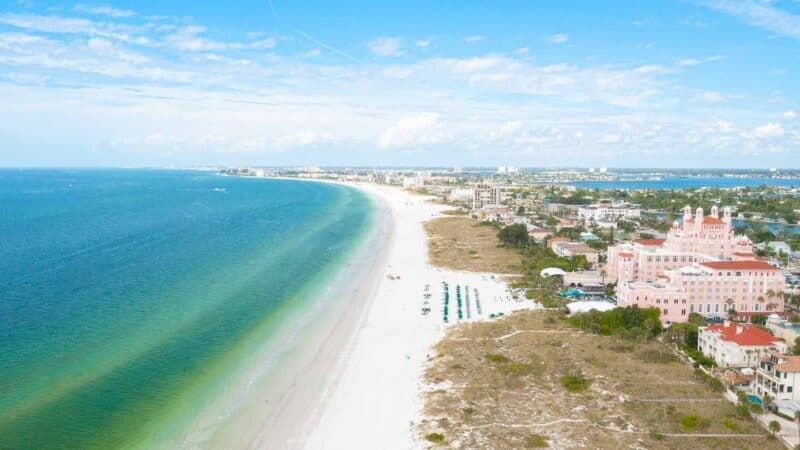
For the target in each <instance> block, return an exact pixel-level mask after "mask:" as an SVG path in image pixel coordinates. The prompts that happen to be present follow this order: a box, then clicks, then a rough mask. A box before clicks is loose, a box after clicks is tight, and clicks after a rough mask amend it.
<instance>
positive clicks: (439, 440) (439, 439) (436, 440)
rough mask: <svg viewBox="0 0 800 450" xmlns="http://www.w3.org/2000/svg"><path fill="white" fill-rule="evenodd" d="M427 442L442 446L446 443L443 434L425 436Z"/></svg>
mask: <svg viewBox="0 0 800 450" xmlns="http://www.w3.org/2000/svg"><path fill="white" fill-rule="evenodd" d="M425 440H427V441H429V442H433V443H434V444H441V443H443V442H444V435H443V434H441V433H428V434H426V435H425Z"/></svg>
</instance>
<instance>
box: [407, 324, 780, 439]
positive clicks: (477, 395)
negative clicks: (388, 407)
mask: <svg viewBox="0 0 800 450" xmlns="http://www.w3.org/2000/svg"><path fill="white" fill-rule="evenodd" d="M561 318H562V316H561V315H560V314H558V313H557V312H554V311H520V312H516V313H514V314H509V315H507V316H505V317H502V318H499V319H498V320H495V321H492V322H480V323H464V324H459V325H456V326H454V327H451V328H450V329H449V330H448V332H447V334H446V336H445V337H444V338H443V339H442V341H440V342H439V343H438V344H436V346H435V348H434V349H433V352H432V355H436V357H432V358H430V360H429V365H428V367H427V368H426V371H425V379H424V381H425V382H426V384H428V385H430V386H431V389H432V390H428V391H427V392H425V393H424V396H425V405H424V409H423V418H422V419H421V420H420V421H419V422H417V423H416V424H415V427H416V428H417V430H418V432H417V435H418V436H420V441H422V442H424V444H425V445H427V446H430V447H434V446H436V448H444V447H447V446H448V445H451V446H455V442H451V440H452V441H456V439H457V442H458V445H459V448H465V449H466V448H469V449H472V448H536V447H530V446H528V445H527V441H526V439H527V437H528V436H530V435H533V433H539V434H544V435H546V439H547V444H548V446H549V447H550V448H620V449H622V448H648V449H653V450H667V449H676V448H691V449H692V450H695V449H698V450H723V449H728V448H737V449H751V450H779V449H781V448H783V447H781V444H780V441H778V440H768V439H766V438H763V439H759V438H747V439H736V438H713V437H709V438H702V439H691V440H686V439H685V438H676V439H673V438H670V437H668V436H667V435H668V434H670V433H709V434H718V433H719V434H730V433H739V434H758V435H764V436H766V435H767V433H765V432H764V431H763V430H762V429H761V428H760V427H759V425H758V423H756V422H755V421H753V420H750V419H749V418H747V414H746V411H741V412H742V413H744V414H742V417H741V418H740V417H739V416H736V415H735V413H736V409H735V407H734V406H733V405H731V404H729V403H728V402H725V401H724V400H723V399H721V398H720V394H719V393H718V392H715V391H713V390H712V388H710V386H709V385H708V384H706V382H705V381H704V380H702V379H701V378H700V377H698V376H696V375H695V374H694V373H693V369H692V368H691V367H689V366H687V365H685V364H680V363H675V364H672V363H664V362H661V361H662V360H666V359H669V357H662V356H661V355H662V353H663V352H664V351H665V350H666V351H668V350H669V349H668V346H667V345H665V344H664V343H662V342H660V341H658V340H655V339H651V340H646V341H642V342H637V343H634V342H630V341H627V340H625V339H624V338H621V337H619V336H602V335H595V334H589V333H576V332H574V328H572V327H571V326H570V325H569V324H568V323H567V322H566V321H565V320H562V319H561ZM514 330H531V331H533V330H548V331H552V332H548V333H535V332H531V333H520V334H518V335H515V336H514V338H513V339H503V340H498V339H497V338H498V337H501V336H505V335H507V334H509V333H511V332H513V331H514ZM456 365H457V366H459V367H458V368H454V367H453V366H456ZM578 369H580V370H578ZM439 383H446V384H447V389H446V391H445V390H441V391H436V390H435V389H436V388H437V387H441V386H442V384H439ZM562 383H563V384H562ZM575 390H577V391H581V392H584V393H583V394H580V393H576V394H570V395H565V394H567V393H569V392H570V391H575ZM623 399H624V401H623ZM651 399H675V400H676V401H675V402H674V403H673V402H669V401H667V402H658V403H655V402H651V401H647V400H651ZM684 399H715V400H719V401H706V402H698V403H692V404H690V405H691V406H689V404H687V403H686V402H684V401H682V400H684ZM687 416H689V417H688V418H687V419H685V420H686V424H687V425H688V426H689V427H690V428H692V430H687V428H685V427H684V422H683V420H684V418H685V417H687ZM442 418H447V419H448V420H447V422H446V423H445V422H443V421H442V420H441V419H442ZM563 419H570V420H563ZM726 419H730V420H726ZM531 423H548V425H547V427H546V428H529V427H527V426H524V425H525V424H531ZM509 424H519V425H521V426H508V425H509ZM734 427H738V428H736V429H734ZM628 430H637V431H644V434H641V433H639V432H634V433H629V432H628ZM651 432H652V433H651ZM428 433H443V434H444V435H446V436H447V438H446V439H445V440H444V442H443V443H442V444H441V446H438V445H435V444H434V443H431V442H430V441H427V440H424V439H423V437H424V436H426V435H427V434H428ZM648 433H649V434H648ZM456 437H457V438H456ZM543 437H544V436H543Z"/></svg>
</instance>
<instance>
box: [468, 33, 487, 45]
mask: <svg viewBox="0 0 800 450" xmlns="http://www.w3.org/2000/svg"><path fill="white" fill-rule="evenodd" d="M483 40H486V36H483V35H480V34H473V35H471V36H467V37H465V38H464V42H467V43H470V44H474V43H476V42H481V41H483Z"/></svg>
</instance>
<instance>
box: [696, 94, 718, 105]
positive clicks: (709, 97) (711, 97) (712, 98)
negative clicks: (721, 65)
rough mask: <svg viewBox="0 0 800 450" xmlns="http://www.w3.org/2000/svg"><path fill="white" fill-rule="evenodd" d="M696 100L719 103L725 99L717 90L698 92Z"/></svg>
mask: <svg viewBox="0 0 800 450" xmlns="http://www.w3.org/2000/svg"><path fill="white" fill-rule="evenodd" d="M696 98H697V100H700V101H703V102H708V103H721V102H724V101H725V96H724V95H722V94H720V93H719V92H714V91H706V92H703V93H701V94H699V95H698V96H697V97H696Z"/></svg>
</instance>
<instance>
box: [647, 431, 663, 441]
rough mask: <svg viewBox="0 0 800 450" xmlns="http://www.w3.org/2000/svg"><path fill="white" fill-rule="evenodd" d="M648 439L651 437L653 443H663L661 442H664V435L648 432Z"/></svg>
mask: <svg viewBox="0 0 800 450" xmlns="http://www.w3.org/2000/svg"><path fill="white" fill-rule="evenodd" d="M650 437H651V438H652V439H653V440H654V441H663V440H664V435H663V434H661V433H659V432H657V431H651V432H650Z"/></svg>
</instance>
